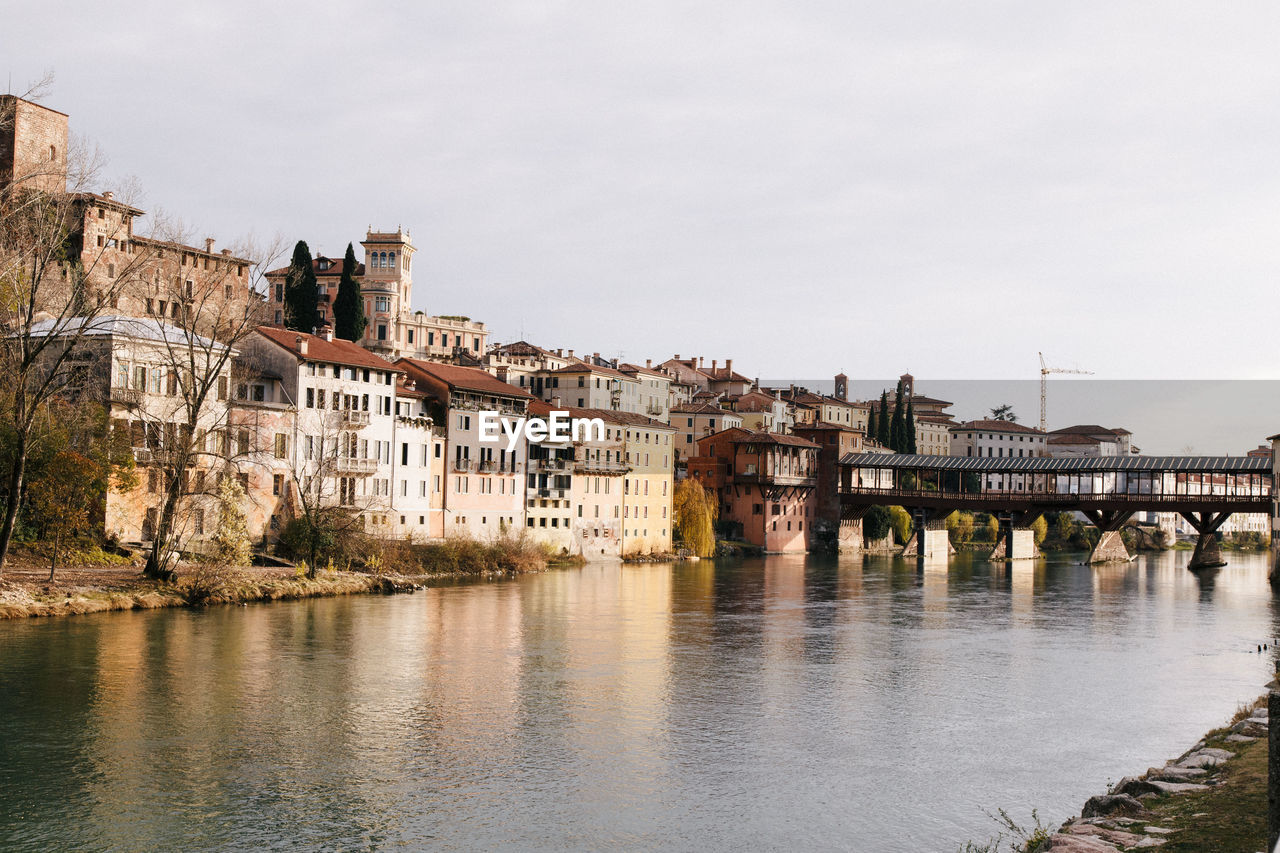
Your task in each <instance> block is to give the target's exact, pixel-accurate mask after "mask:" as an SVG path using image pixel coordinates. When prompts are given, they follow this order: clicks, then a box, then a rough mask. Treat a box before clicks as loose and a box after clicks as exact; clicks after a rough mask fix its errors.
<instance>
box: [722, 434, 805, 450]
mask: <svg viewBox="0 0 1280 853" xmlns="http://www.w3.org/2000/svg"><path fill="white" fill-rule="evenodd" d="M733 443H734V444H785V445H787V446H788V447H815V448H816V447H818V445H816V444H814V443H813V442H812V441H809V439H807V438H801V437H800V436H798V435H784V434H782V433H777V432H748V433H747V434H746V435H743V436H740V437H738V438H735V439H734V440H733Z"/></svg>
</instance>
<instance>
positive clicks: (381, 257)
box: [378, 252, 387, 269]
mask: <svg viewBox="0 0 1280 853" xmlns="http://www.w3.org/2000/svg"><path fill="white" fill-rule="evenodd" d="M378 266H379V267H381V268H382V269H386V268H387V253H386V252H379V253H378Z"/></svg>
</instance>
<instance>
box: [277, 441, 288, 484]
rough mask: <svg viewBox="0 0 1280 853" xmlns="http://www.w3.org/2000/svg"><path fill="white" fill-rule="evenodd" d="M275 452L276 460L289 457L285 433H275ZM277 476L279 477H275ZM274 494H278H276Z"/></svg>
mask: <svg viewBox="0 0 1280 853" xmlns="http://www.w3.org/2000/svg"><path fill="white" fill-rule="evenodd" d="M275 452H276V458H277V459H284V458H285V457H287V456H288V455H289V436H288V434H287V433H283V432H278V433H276V445H275ZM276 476H279V475H276ZM276 494H279V493H278V492H277V493H276Z"/></svg>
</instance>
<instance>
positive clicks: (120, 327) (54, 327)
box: [31, 314, 224, 349]
mask: <svg viewBox="0 0 1280 853" xmlns="http://www.w3.org/2000/svg"><path fill="white" fill-rule="evenodd" d="M77 334H78V335H81V336H82V337H93V336H110V335H115V336H119V337H124V338H133V339H135V340H142V341H155V342H156V343H162V344H164V343H167V344H177V345H182V346H186V345H187V344H188V343H194V344H195V345H196V346H198V347H201V348H202V349H209V348H214V349H216V348H219V347H223V346H224V345H223V344H220V343H218V342H217V341H215V340H213V339H212V338H205V337H201V336H200V335H196V334H191V333H188V332H187V331H186V330H184V329H183V328H182V327H181V326H175V325H173V324H171V323H166V322H164V321H163V320H157V319H155V318H152V317H126V316H123V315H121V314H103V315H100V316H98V317H94V318H92V319H89V318H86V317H72V318H70V319H68V320H64V321H61V323H59V321H57V320H53V319H49V320H37V321H36V322H34V323H32V324H31V335H32V337H44V336H45V335H55V336H56V337H66V336H73V335H77Z"/></svg>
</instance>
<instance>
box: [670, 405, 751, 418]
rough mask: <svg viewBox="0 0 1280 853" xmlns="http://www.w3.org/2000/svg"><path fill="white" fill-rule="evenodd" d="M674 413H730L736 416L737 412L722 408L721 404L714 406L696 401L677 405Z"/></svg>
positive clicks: (672, 411)
mask: <svg viewBox="0 0 1280 853" xmlns="http://www.w3.org/2000/svg"><path fill="white" fill-rule="evenodd" d="M671 413H672V414H673V415H730V416H736V413H735V412H731V411H729V410H728V409H722V408H720V407H719V406H713V405H711V404H710V403H694V404H691V405H687V406H676V407H675V408H673V409H672V410H671Z"/></svg>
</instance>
